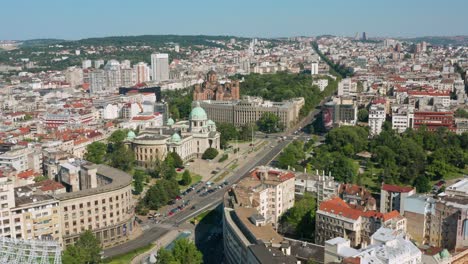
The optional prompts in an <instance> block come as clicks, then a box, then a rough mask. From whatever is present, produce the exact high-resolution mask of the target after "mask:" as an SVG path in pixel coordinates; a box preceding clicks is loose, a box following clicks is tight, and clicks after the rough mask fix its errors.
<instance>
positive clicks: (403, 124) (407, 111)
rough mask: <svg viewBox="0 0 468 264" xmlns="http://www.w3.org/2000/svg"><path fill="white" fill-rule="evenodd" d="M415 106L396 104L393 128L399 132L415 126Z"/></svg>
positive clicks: (393, 109)
mask: <svg viewBox="0 0 468 264" xmlns="http://www.w3.org/2000/svg"><path fill="white" fill-rule="evenodd" d="M413 123H414V108H413V107H403V106H396V107H392V129H393V130H396V131H397V132H398V133H403V132H405V131H406V130H407V129H408V128H413Z"/></svg>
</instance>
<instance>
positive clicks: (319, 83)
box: [312, 79, 328, 92]
mask: <svg viewBox="0 0 468 264" xmlns="http://www.w3.org/2000/svg"><path fill="white" fill-rule="evenodd" d="M312 84H313V85H317V86H318V88H319V89H320V91H321V92H323V91H324V90H325V88H327V86H328V79H318V80H313V81H312Z"/></svg>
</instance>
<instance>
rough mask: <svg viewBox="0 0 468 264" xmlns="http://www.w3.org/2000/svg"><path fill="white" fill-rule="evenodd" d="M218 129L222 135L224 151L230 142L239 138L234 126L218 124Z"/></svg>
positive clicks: (221, 142) (221, 143)
mask: <svg viewBox="0 0 468 264" xmlns="http://www.w3.org/2000/svg"><path fill="white" fill-rule="evenodd" d="M216 129H217V130H218V132H219V133H220V134H221V138H220V145H221V148H223V149H225V148H226V147H227V145H228V141H229V140H233V139H238V138H239V132H238V131H237V129H236V127H235V126H234V125H232V124H228V123H220V124H217V127H216Z"/></svg>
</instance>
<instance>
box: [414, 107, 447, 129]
mask: <svg viewBox="0 0 468 264" xmlns="http://www.w3.org/2000/svg"><path fill="white" fill-rule="evenodd" d="M454 124H455V123H454V116H453V112H424V111H417V112H415V113H414V128H415V129H418V128H420V127H421V126H424V127H425V128H426V130H428V131H436V130H437V129H438V128H440V127H445V128H447V129H448V130H450V131H453V132H455V131H456V128H455V126H454Z"/></svg>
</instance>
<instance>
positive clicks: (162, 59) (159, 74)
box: [151, 53, 169, 82]
mask: <svg viewBox="0 0 468 264" xmlns="http://www.w3.org/2000/svg"><path fill="white" fill-rule="evenodd" d="M151 72H152V77H153V81H155V82H163V81H167V80H169V54H166V53H156V54H151Z"/></svg>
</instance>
